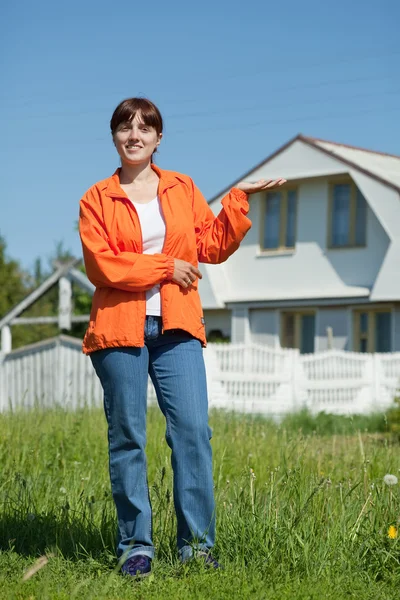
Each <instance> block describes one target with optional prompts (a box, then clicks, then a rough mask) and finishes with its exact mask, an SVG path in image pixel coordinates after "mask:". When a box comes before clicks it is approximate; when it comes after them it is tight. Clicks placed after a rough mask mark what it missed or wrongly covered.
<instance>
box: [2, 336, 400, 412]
mask: <svg viewBox="0 0 400 600" xmlns="http://www.w3.org/2000/svg"><path fill="white" fill-rule="evenodd" d="M204 358H205V363H206V370H207V385H208V393H209V401H210V406H211V407H218V408H224V409H228V410H235V411H241V412H252V413H261V414H267V415H271V416H275V417H279V416H280V415H283V414H286V413H289V412H294V411H298V410H300V409H302V408H305V407H306V408H308V409H309V410H310V411H311V412H313V413H316V412H319V411H325V412H329V413H336V414H356V413H358V414H367V413H371V412H375V411H384V410H386V409H387V408H388V407H389V406H391V404H392V402H393V399H394V397H395V396H396V394H397V390H398V388H399V381H400V352H399V353H391V354H357V353H353V352H344V351H339V350H330V351H326V352H321V353H317V354H309V355H300V354H299V352H298V351H297V350H286V349H274V348H270V347H268V346H265V345H258V344H251V345H244V344H209V345H208V347H207V348H206V349H205V350H204ZM154 401H155V392H154V388H153V386H152V384H151V382H150V381H149V402H154ZM35 404H39V405H41V406H49V407H50V406H54V405H60V406H62V407H64V408H70V409H76V408H78V407H80V406H82V405H89V406H100V405H101V404H102V390H101V386H100V383H99V381H98V379H97V377H96V374H95V372H94V370H93V367H92V364H91V362H90V359H89V358H88V357H87V356H85V355H83V354H82V352H81V342H80V340H77V339H75V338H71V337H68V336H58V337H57V338H54V339H51V340H46V341H44V342H39V343H38V344H33V345H31V346H26V347H24V348H21V349H18V350H14V351H13V352H10V353H8V354H5V355H4V354H0V411H6V410H9V409H16V408H20V407H25V408H30V407H33V406H34V405H35Z"/></svg>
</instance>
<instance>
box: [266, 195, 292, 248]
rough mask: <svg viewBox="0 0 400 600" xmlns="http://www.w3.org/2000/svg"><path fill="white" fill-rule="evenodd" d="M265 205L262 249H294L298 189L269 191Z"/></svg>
mask: <svg viewBox="0 0 400 600" xmlns="http://www.w3.org/2000/svg"><path fill="white" fill-rule="evenodd" d="M264 206H265V212H264V219H263V231H262V239H261V245H262V249H263V250H271V251H273V250H281V249H288V248H289V249H293V248H294V247H295V245H296V212H297V190H296V189H284V190H279V191H271V192H268V193H267V195H266V198H265V205H264Z"/></svg>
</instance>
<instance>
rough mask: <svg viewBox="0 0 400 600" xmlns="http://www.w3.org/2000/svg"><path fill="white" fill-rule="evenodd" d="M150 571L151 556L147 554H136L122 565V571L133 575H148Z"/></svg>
mask: <svg viewBox="0 0 400 600" xmlns="http://www.w3.org/2000/svg"><path fill="white" fill-rule="evenodd" d="M150 572H151V558H150V556H146V555H145V554H134V555H133V556H131V557H130V558H128V560H126V561H125V562H124V564H123V565H122V567H121V573H122V574H123V575H130V576H131V577H147V575H150Z"/></svg>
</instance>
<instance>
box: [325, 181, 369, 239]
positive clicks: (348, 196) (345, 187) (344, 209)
mask: <svg viewBox="0 0 400 600" xmlns="http://www.w3.org/2000/svg"><path fill="white" fill-rule="evenodd" d="M330 192H331V193H330V201H329V232H328V237H329V239H328V246H329V247H330V248H354V247H362V246H365V243H366V225H367V203H366V201H365V198H364V196H363V195H362V193H361V192H360V190H359V189H358V188H357V187H356V185H355V184H354V183H353V182H345V183H335V184H332V185H331V190H330Z"/></svg>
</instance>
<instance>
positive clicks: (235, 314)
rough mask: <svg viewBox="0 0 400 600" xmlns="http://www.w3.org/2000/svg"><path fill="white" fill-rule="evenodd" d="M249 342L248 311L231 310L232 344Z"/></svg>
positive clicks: (244, 309)
mask: <svg viewBox="0 0 400 600" xmlns="http://www.w3.org/2000/svg"><path fill="white" fill-rule="evenodd" d="M249 340H250V327H249V311H248V309H247V308H234V309H233V310H232V334H231V341H232V342H233V343H234V344H238V343H240V342H248V341H249Z"/></svg>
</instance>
